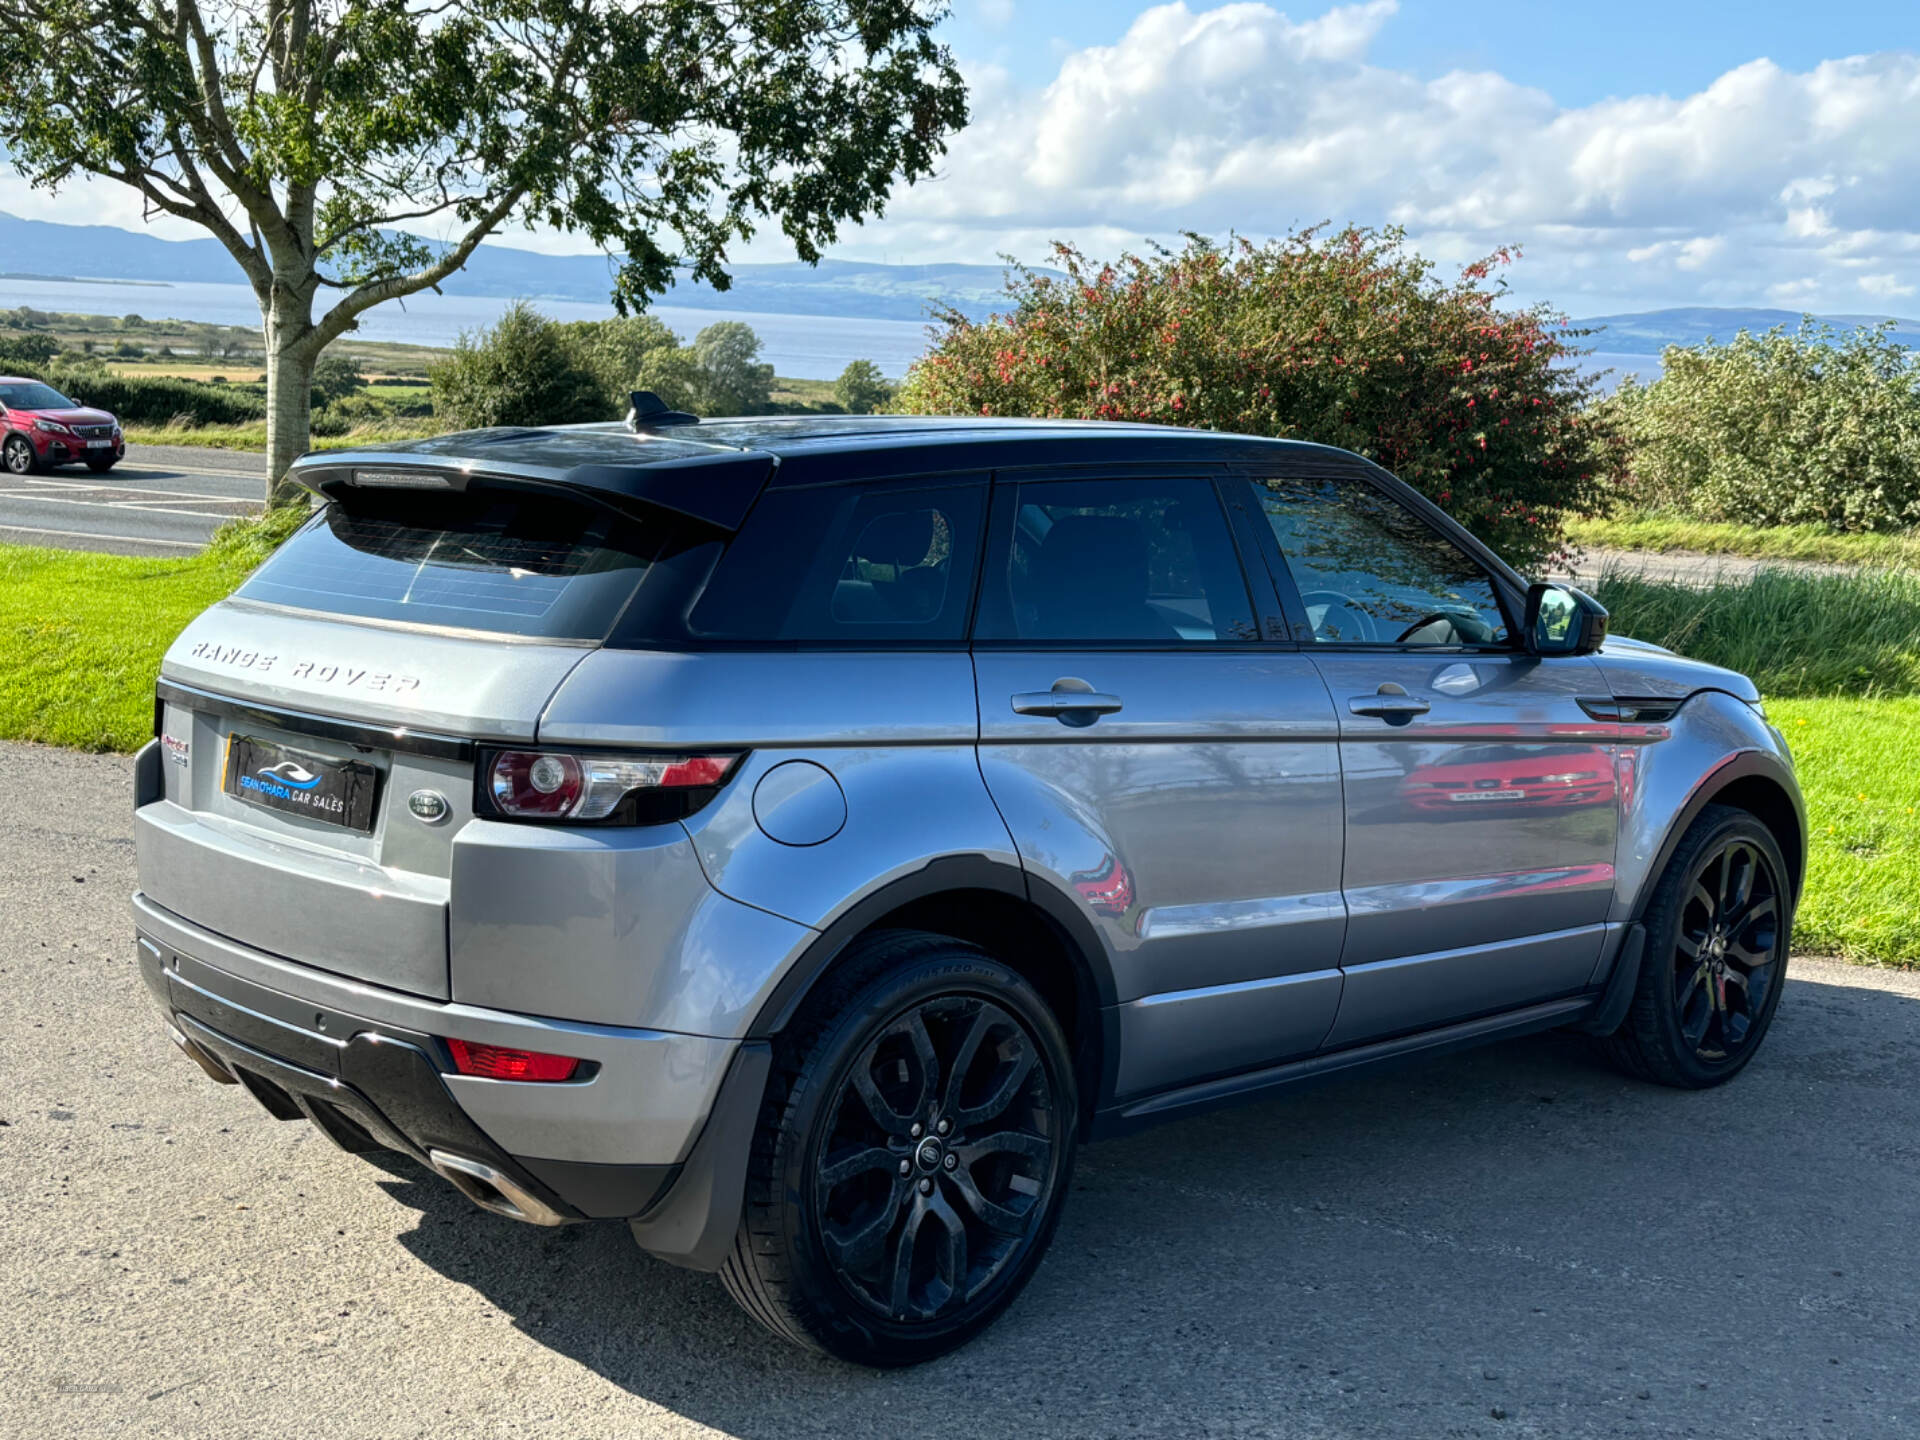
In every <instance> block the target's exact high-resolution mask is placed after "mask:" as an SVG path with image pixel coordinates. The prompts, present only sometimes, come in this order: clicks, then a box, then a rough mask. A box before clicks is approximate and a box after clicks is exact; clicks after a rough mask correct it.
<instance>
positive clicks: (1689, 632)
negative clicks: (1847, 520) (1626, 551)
mask: <svg viewBox="0 0 1920 1440" xmlns="http://www.w3.org/2000/svg"><path fill="white" fill-rule="evenodd" d="M1593 593H1594V596H1595V598H1596V599H1598V600H1599V601H1600V603H1601V604H1602V605H1605V606H1606V607H1607V609H1608V611H1609V612H1610V613H1611V615H1612V617H1613V630H1614V633H1615V634H1619V635H1631V636H1633V637H1634V639H1636V640H1650V641H1652V642H1653V643H1654V644H1656V645H1664V646H1666V647H1667V648H1668V649H1669V650H1677V651H1679V652H1680V653H1681V654H1683V655H1691V656H1694V657H1695V658H1697V659H1700V660H1706V661H1710V662H1711V663H1713V664H1715V665H1725V666H1726V667H1728V668H1729V669H1732V670H1738V671H1740V672H1741V673H1743V674H1746V675H1750V676H1752V677H1753V680H1754V683H1755V684H1757V685H1758V686H1759V687H1760V690H1761V692H1762V693H1763V694H1765V695H1768V696H1776V695H1778V696H1789V695H1798V696H1813V695H1850V696H1854V697H1856V698H1869V697H1873V696H1883V695H1914V694H1920V574H1916V573H1912V572H1908V571H1899V570H1862V571H1858V572H1855V573H1850V574H1849V573H1842V574H1835V575H1805V574H1798V573H1794V572H1791V571H1784V570H1761V571H1759V572H1758V573H1756V574H1755V575H1754V576H1753V578H1752V579H1750V580H1743V581H1723V582H1721V583H1718V584H1714V585H1708V586H1703V587H1696V586H1691V585H1679V584H1674V583H1672V582H1669V581H1660V580H1648V579H1645V578H1643V577H1641V576H1639V575H1635V574H1617V573H1607V574H1603V575H1602V576H1601V577H1600V580H1599V582H1598V583H1597V584H1596V585H1594V587H1593Z"/></svg>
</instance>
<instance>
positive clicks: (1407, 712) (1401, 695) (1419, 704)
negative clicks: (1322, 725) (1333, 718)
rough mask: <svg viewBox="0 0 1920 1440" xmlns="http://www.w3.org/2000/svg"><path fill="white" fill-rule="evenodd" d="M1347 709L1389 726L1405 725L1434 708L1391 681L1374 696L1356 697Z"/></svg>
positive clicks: (1348, 703)
mask: <svg viewBox="0 0 1920 1440" xmlns="http://www.w3.org/2000/svg"><path fill="white" fill-rule="evenodd" d="M1347 708H1348V709H1349V710H1351V711H1352V712H1353V713H1354V714H1356V715H1372V716H1375V717H1376V718H1378V719H1381V720H1384V721H1386V722H1387V723H1388V724H1389V725H1404V724H1406V723H1407V721H1409V720H1411V719H1413V717H1414V716H1416V715H1424V714H1426V713H1427V712H1428V711H1429V710H1431V709H1432V708H1433V706H1432V705H1430V704H1429V703H1428V702H1427V701H1425V700H1422V699H1421V698H1420V697H1419V696H1418V695H1409V694H1407V692H1406V689H1405V687H1403V686H1400V685H1396V684H1394V683H1393V682H1392V681H1391V680H1389V681H1387V682H1386V683H1385V684H1384V685H1382V686H1381V687H1380V688H1379V690H1378V691H1376V692H1375V693H1374V694H1372V695H1356V696H1354V697H1353V698H1352V699H1351V700H1349V701H1347Z"/></svg>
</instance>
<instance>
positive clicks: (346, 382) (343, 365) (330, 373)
mask: <svg viewBox="0 0 1920 1440" xmlns="http://www.w3.org/2000/svg"><path fill="white" fill-rule="evenodd" d="M313 388H314V389H316V390H318V391H319V392H320V393H321V394H322V395H324V396H326V398H327V399H328V400H329V401H332V400H344V399H345V398H346V397H347V396H349V395H351V394H353V393H354V392H355V391H356V390H364V389H366V388H367V377H366V376H364V375H362V374H361V373H360V362H359V361H357V360H355V359H354V358H353V357H352V356H351V355H337V354H334V353H333V352H331V351H329V352H328V353H327V354H325V355H322V356H321V357H320V358H319V360H317V361H316V362H314V367H313Z"/></svg>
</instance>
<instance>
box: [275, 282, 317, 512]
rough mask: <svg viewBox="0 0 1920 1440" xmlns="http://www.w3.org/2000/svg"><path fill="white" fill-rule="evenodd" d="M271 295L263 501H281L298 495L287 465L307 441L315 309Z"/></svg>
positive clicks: (310, 412) (310, 416)
mask: <svg viewBox="0 0 1920 1440" xmlns="http://www.w3.org/2000/svg"><path fill="white" fill-rule="evenodd" d="M275 299H276V302H277V303H276V304H275V305H274V306H273V308H272V309H271V310H269V311H268V313H267V316H266V339H267V504H269V505H284V504H287V503H288V502H289V501H291V500H294V499H297V498H298V497H299V496H300V494H301V493H302V492H301V489H300V487H299V486H298V485H295V484H293V483H291V482H290V481H289V480H288V479H287V467H288V466H289V465H291V464H292V463H293V462H294V461H295V460H296V459H298V458H299V457H300V456H301V455H303V454H305V453H306V451H307V448H308V446H309V444H310V443H311V429H310V427H311V425H312V423H313V362H314V358H315V357H314V354H313V352H312V350H311V349H310V348H309V345H308V336H309V335H311V334H312V331H313V311H312V308H311V306H310V305H309V306H302V305H300V304H299V303H298V302H297V301H295V300H293V299H291V298H289V297H286V296H285V295H276V297H275Z"/></svg>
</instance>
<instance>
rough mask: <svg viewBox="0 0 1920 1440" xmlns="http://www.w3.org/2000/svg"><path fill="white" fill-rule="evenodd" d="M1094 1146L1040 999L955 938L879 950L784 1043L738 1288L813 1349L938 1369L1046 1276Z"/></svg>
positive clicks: (845, 966) (755, 1309)
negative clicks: (1083, 1162) (1082, 1159)
mask: <svg viewBox="0 0 1920 1440" xmlns="http://www.w3.org/2000/svg"><path fill="white" fill-rule="evenodd" d="M989 1062H990V1063H989ZM956 1072H957V1075H958V1083H956V1081H955V1075H956ZM929 1081H931V1083H929ZM1078 1134H1079V1096H1078V1093H1077V1089H1076V1086H1075V1081H1074V1071H1073V1062H1072V1060H1071V1058H1070V1051H1069V1049H1068V1045H1067V1039H1066V1036H1065V1035H1064V1034H1063V1033H1062V1031H1061V1028H1060V1023H1059V1021H1058V1020H1057V1019H1055V1017H1054V1015H1053V1013H1052V1011H1050V1010H1049V1009H1048V1008H1047V1005H1046V1003H1045V1002H1044V1001H1043V1000H1042V999H1041V998H1040V996H1039V995H1038V994H1037V993H1036V992H1035V991H1034V989H1033V987H1032V986H1031V985H1029V984H1028V983H1027V982H1026V981H1025V980H1023V979H1022V978H1021V977H1020V976H1019V975H1017V974H1015V973H1014V972H1013V971H1012V970H1011V969H1009V968H1008V967H1007V966H1005V965H1002V964H1001V963H999V962H998V961H996V960H994V959H992V958H991V957H989V956H988V955H986V954H985V953H984V952H982V951H980V950H978V949H976V948H974V947H973V946H971V945H967V944H965V943H963V942H961V941H958V940H953V939H950V938H948V937H946V936H941V935H930V934H926V933H924V932H919V931H887V932H881V933H877V934H875V935H872V936H869V937H866V938H865V939H863V940H861V941H857V942H855V947H854V948H853V949H850V950H849V952H848V954H847V955H846V956H845V957H844V958H843V959H842V961H841V962H840V965H839V967H838V968H837V969H836V970H835V971H834V972H832V973H831V974H830V975H829V977H828V978H827V979H826V980H825V981H823V982H822V984H821V986H820V988H819V989H818V991H817V992H816V993H815V994H814V995H813V996H811V997H809V999H808V1002H807V1004H806V1006H805V1007H804V1008H803V1010H802V1012H801V1013H800V1015H798V1016H797V1017H796V1018H795V1020H794V1021H793V1022H792V1023H791V1024H790V1025H788V1027H787V1028H786V1030H785V1031H783V1032H782V1034H781V1036H780V1037H779V1039H778V1040H777V1041H776V1044H775V1052H774V1067H773V1073H772V1075H771V1076H770V1077H769V1079H768V1082H767V1094H766V1099H765V1102H764V1104H763V1106H762V1109H761V1113H760V1125H759V1131H758V1133H757V1134H756V1136H755V1138H754V1144H753V1151H752V1156H751V1159H750V1161H749V1166H748V1172H747V1194H746V1206H745V1208H744V1212H743V1215H742V1218H741V1223H740V1229H739V1232H738V1233H737V1235H736V1236H735V1239H734V1246H733V1250H732V1252H731V1253H730V1254H729V1255H728V1257H727V1259H726V1261H725V1263H724V1264H723V1265H722V1267H721V1271H720V1277H721V1280H722V1282H723V1283H724V1284H725V1285H726V1288H727V1292H728V1293H729V1294H730V1295H732V1296H733V1298H734V1300H735V1301H737V1302H738V1303H739V1305H740V1306H741V1308H742V1309H744V1310H745V1311H746V1312H747V1313H748V1314H749V1315H751V1316H753V1318H754V1319H756V1320H758V1321H759V1322H760V1323H761V1324H762V1325H764V1326H766V1327H767V1329H769V1330H771V1331H772V1332H773V1333H774V1334H776V1335H779V1336H782V1337H783V1338H785V1339H788V1340H791V1341H794V1342H795V1343H797V1344H800V1345H803V1346H807V1347H809V1348H811V1349H815V1350H821V1351H824V1352H826V1353H828V1354H830V1355H835V1356H838V1357H839V1358H840V1359H843V1360H849V1361H853V1362H855V1363H857V1364H862V1365H872V1366H881V1367H891V1366H900V1365H913V1364H918V1363H919V1362H921V1361H923V1360H931V1359H933V1358H934V1357H935V1356H938V1355H942V1354H945V1353H946V1352H947V1351H949V1350H952V1349H954V1348H955V1347H957V1346H960V1345H963V1344H965V1343H966V1342H967V1341H968V1340H970V1339H972V1338H973V1337H974V1336H975V1335H977V1334H979V1333H980V1332H981V1331H982V1330H984V1329H985V1328H986V1327H987V1326H988V1325H989V1324H991V1323H992V1322H993V1320H994V1319H995V1317H997V1316H998V1315H999V1314H1000V1312H1001V1311H1002V1310H1004V1309H1005V1308H1006V1307H1007V1306H1008V1305H1009V1304H1010V1303H1012V1301H1013V1299H1014V1297H1015V1296H1016V1295H1017V1294H1019V1292H1020V1290H1021V1288H1022V1287H1023V1286H1024V1285H1025V1284H1026V1282H1027V1281H1028V1280H1029V1279H1030V1278H1031V1277H1032V1275H1033V1272H1034V1270H1035V1269H1036V1268H1037V1267H1038V1265H1039V1263H1040V1259H1041V1256H1042V1255H1043V1254H1044V1253H1045V1251H1046V1248H1047V1244H1048V1242H1049V1241H1050V1240H1051V1239H1052V1238H1053V1232H1054V1228H1055V1227H1056V1225H1058V1223H1059V1219H1060V1209H1061V1204H1062V1202H1063V1201H1064V1200H1065V1198H1066V1192H1067V1187H1068V1184H1069V1182H1070V1180H1071V1177H1072V1171H1073V1152H1074V1146H1075V1144H1076V1142H1077V1140H1078ZM903 1166H904V1167H906V1171H905V1173H904V1174H903V1173H902V1167H903ZM956 1277H957V1278H956Z"/></svg>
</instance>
